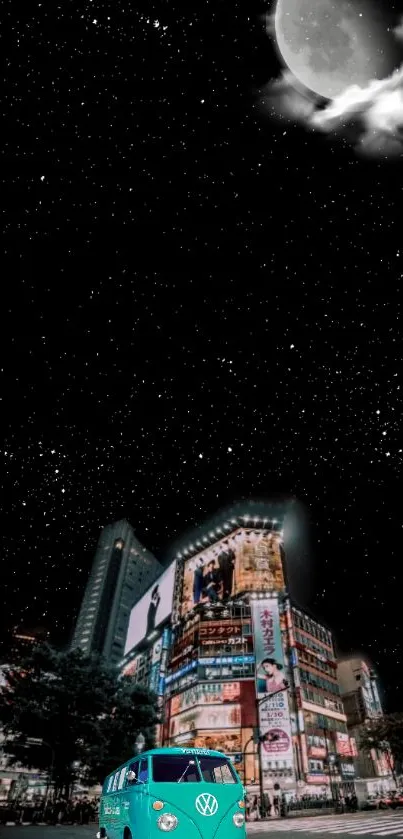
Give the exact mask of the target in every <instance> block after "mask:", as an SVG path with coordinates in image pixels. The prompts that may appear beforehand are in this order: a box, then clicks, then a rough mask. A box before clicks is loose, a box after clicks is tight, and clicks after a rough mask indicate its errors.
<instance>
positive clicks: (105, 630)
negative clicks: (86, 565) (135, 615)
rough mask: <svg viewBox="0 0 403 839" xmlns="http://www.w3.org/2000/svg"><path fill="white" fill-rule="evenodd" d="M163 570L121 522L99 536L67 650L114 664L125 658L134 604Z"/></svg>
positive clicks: (126, 525) (124, 523)
mask: <svg viewBox="0 0 403 839" xmlns="http://www.w3.org/2000/svg"><path fill="white" fill-rule="evenodd" d="M162 571H163V568H162V565H161V564H160V563H159V562H158V560H157V559H156V558H155V557H154V556H153V555H152V554H151V553H150V552H149V551H147V550H146V548H144V547H143V545H141V544H140V542H139V541H138V539H137V538H136V536H135V533H134V530H133V528H132V527H131V525H130V524H129V522H127V521H126V520H122V521H118V522H114V523H113V524H109V525H107V526H106V527H104V528H103V530H102V531H101V534H100V537H99V540H98V546H97V549H96V553H95V558H94V562H93V566H92V570H91V574H90V577H89V580H88V583H87V587H86V590H85V594H84V597H83V601H82V604H81V608H80V612H79V615H78V619H77V623H76V626H75V630H74V634H73V638H72V642H71V648H72V649H75V648H80V649H82V650H83V652H85V653H87V654H88V653H91V652H97V653H100V654H101V655H102V656H103V657H104V658H105V659H106V660H107V661H108V662H109V663H111V664H117V663H118V662H119V660H120V659H121V658H122V655H123V653H124V645H125V641H126V636H127V631H128V624H129V617H130V612H131V609H132V606H133V604H134V603H135V602H136V601H137V600H139V599H140V598H141V596H142V595H143V593H144V592H145V591H146V589H147V588H148V587H149V585H150V583H152V582H153V580H155V579H156V578H157V577H158V576H160V575H161V573H162Z"/></svg>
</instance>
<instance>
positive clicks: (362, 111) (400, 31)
mask: <svg viewBox="0 0 403 839" xmlns="http://www.w3.org/2000/svg"><path fill="white" fill-rule="evenodd" d="M269 26H270V23H269ZM393 32H394V35H395V37H396V39H398V40H400V41H403V18H402V20H401V21H400V23H399V25H398V26H397V27H395V29H394V30H393ZM264 104H265V106H266V108H267V106H269V108H270V111H271V115H272V116H274V117H277V119H284V118H285V117H286V118H287V117H288V118H289V119H292V120H294V121H295V122H299V123H301V124H302V125H304V126H305V127H306V128H309V129H311V130H318V131H323V132H327V133H330V132H333V133H334V134H335V135H339V136H340V135H343V136H348V137H349V139H350V140H351V138H352V142H353V145H354V146H355V149H356V151H357V152H358V153H360V154H362V155H364V156H367V157H381V158H387V159H388V158H389V159H392V158H393V159H395V158H396V157H398V158H400V159H402V160H403V64H402V65H401V67H400V68H399V69H398V70H395V71H394V72H393V73H392V74H391V75H390V76H388V77H387V78H385V79H382V80H373V81H370V82H368V84H366V85H363V86H359V85H351V86H349V87H347V88H346V89H345V90H344V91H343V92H342V93H340V94H339V95H338V96H335V97H334V98H333V99H331V100H327V101H326V103H325V104H323V99H321V98H320V97H318V96H316V95H315V94H314V93H312V92H311V91H309V90H307V89H306V88H305V87H304V86H303V85H301V84H300V83H299V82H298V80H297V79H296V78H295V76H294V75H293V73H292V72H291V71H290V70H288V69H287V70H284V71H283V73H282V75H281V77H280V78H278V79H276V80H275V81H274V82H271V83H270V84H269V85H268V88H267V90H266V96H265V101H264Z"/></svg>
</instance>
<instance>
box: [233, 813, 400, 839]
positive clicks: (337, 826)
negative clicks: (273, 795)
mask: <svg viewBox="0 0 403 839" xmlns="http://www.w3.org/2000/svg"><path fill="white" fill-rule="evenodd" d="M247 832H248V834H250V835H252V834H254V833H280V832H281V833H284V832H285V833H287V832H289V833H329V834H331V835H333V836H337V835H338V834H340V835H342V834H343V833H344V834H348V835H349V836H357V837H360V836H362V837H364V836H393V837H394V839H395V837H396V839H399V837H403V812H401V813H389V814H385V815H384V814H381V813H367V814H365V815H364V814H362V815H359V814H357V815H354V816H351V815H350V816H348V815H342V816H308V817H302V818H286V819H271V820H269V821H264V822H263V821H261V822H260V821H259V822H248V824H247Z"/></svg>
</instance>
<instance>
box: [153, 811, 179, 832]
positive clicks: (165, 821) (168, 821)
mask: <svg viewBox="0 0 403 839" xmlns="http://www.w3.org/2000/svg"><path fill="white" fill-rule="evenodd" d="M177 824H178V819H177V818H176V816H174V814H173V813H163V814H162V816H160V817H159V819H157V825H158V827H159V829H160V830H165V832H167V831H168V830H175V827H176V826H177Z"/></svg>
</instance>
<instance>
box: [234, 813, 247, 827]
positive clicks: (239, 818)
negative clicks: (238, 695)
mask: <svg viewBox="0 0 403 839" xmlns="http://www.w3.org/2000/svg"><path fill="white" fill-rule="evenodd" d="M232 821H233V822H234V825H235V827H242V825H243V824H244V822H245V816H244V814H243V813H235V815H234V816H232Z"/></svg>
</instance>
